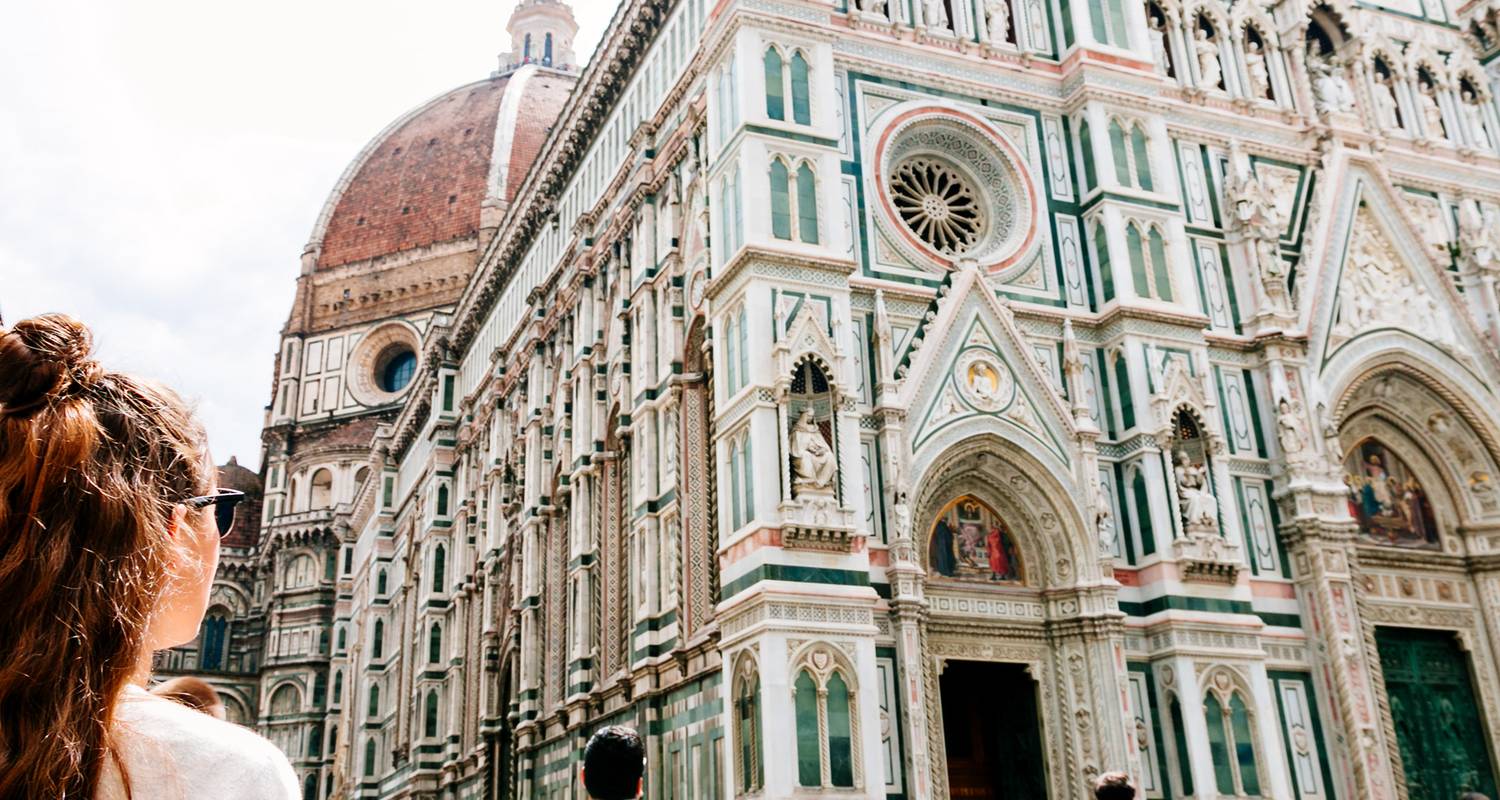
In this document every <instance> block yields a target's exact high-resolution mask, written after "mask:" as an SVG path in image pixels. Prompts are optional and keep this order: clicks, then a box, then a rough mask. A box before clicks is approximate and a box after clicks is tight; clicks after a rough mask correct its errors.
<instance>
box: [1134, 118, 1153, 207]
mask: <svg viewBox="0 0 1500 800" xmlns="http://www.w3.org/2000/svg"><path fill="white" fill-rule="evenodd" d="M1130 154H1131V156H1132V157H1133V158H1134V159H1135V178H1136V186H1138V187H1140V188H1142V189H1144V190H1146V191H1148V192H1149V191H1151V190H1152V188H1151V187H1152V184H1151V156H1150V155H1149V154H1148V153H1147V152H1146V130H1145V128H1142V127H1141V125H1140V124H1139V123H1137V124H1135V125H1132V126H1131V128H1130Z"/></svg>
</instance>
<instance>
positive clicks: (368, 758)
mask: <svg viewBox="0 0 1500 800" xmlns="http://www.w3.org/2000/svg"><path fill="white" fill-rule="evenodd" d="M365 777H366V778H373V777H375V737H373V736H371V737H370V738H368V739H366V740H365Z"/></svg>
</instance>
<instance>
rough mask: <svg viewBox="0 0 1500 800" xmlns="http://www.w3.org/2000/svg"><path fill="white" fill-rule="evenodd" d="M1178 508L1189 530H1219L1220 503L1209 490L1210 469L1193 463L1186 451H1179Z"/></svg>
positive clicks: (1176, 471) (1176, 470)
mask: <svg viewBox="0 0 1500 800" xmlns="http://www.w3.org/2000/svg"><path fill="white" fill-rule="evenodd" d="M1173 472H1174V473H1175V475H1176V477H1177V506H1178V509H1179V510H1180V512H1181V513H1182V522H1183V525H1184V526H1185V527H1186V528H1187V529H1188V530H1189V531H1192V530H1194V529H1208V530H1217V529H1218V527H1219V501H1218V499H1217V498H1215V497H1214V495H1213V492H1212V491H1210V490H1209V488H1208V468H1207V467H1206V466H1204V465H1203V464H1201V463H1200V464H1195V463H1193V460H1192V458H1190V457H1189V456H1188V454H1187V451H1186V450H1178V451H1177V466H1176V468H1175V469H1174V470H1173Z"/></svg>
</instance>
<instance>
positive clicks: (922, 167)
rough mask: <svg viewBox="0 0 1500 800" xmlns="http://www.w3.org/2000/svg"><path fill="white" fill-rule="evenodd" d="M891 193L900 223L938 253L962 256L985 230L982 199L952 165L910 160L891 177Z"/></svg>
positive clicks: (897, 168) (932, 159) (924, 159)
mask: <svg viewBox="0 0 1500 800" xmlns="http://www.w3.org/2000/svg"><path fill="white" fill-rule="evenodd" d="M890 192H891V202H892V203H894V204H895V206H896V214H897V215H899V216H900V217H901V221H902V222H904V223H906V227H907V228H909V229H911V232H912V233H915V234H916V235H917V236H918V237H919V238H921V240H922V241H924V242H926V243H927V244H928V245H930V246H931V247H932V249H934V250H936V251H938V252H939V253H944V254H947V255H959V254H961V253H964V252H967V251H968V250H969V249H970V248H971V247H973V246H974V244H975V243H976V242H978V241H979V237H980V235H981V233H982V232H983V230H984V212H983V211H982V210H981V209H980V207H979V198H978V197H977V196H976V195H975V193H974V187H973V186H972V185H970V183H969V181H967V180H966V179H965V178H964V176H963V175H962V173H960V172H959V171H958V170H957V169H955V168H954V167H953V166H952V165H951V164H948V163H945V162H944V161H942V160H940V159H937V158H932V157H919V158H908V159H907V160H905V161H903V162H901V163H900V164H898V165H897V166H896V169H895V171H894V172H893V173H892V174H891V186H890Z"/></svg>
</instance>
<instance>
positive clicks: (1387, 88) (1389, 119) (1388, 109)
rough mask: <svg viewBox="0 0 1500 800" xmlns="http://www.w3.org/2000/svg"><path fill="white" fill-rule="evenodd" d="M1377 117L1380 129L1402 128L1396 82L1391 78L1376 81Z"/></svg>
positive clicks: (1378, 78)
mask: <svg viewBox="0 0 1500 800" xmlns="http://www.w3.org/2000/svg"><path fill="white" fill-rule="evenodd" d="M1375 117H1376V120H1377V121H1378V122H1379V124H1380V127H1382V128H1385V129H1387V130H1394V129H1397V128H1400V127H1401V109H1400V106H1399V105H1397V104H1396V86H1395V80H1394V79H1392V78H1390V77H1389V76H1387V77H1384V78H1381V77H1377V78H1376V79H1375Z"/></svg>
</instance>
